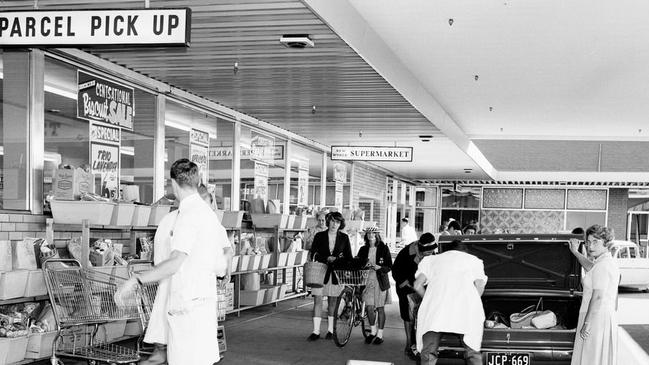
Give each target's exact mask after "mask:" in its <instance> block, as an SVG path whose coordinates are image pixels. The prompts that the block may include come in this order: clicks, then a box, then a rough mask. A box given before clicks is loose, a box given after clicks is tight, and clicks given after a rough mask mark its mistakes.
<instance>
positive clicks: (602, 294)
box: [570, 224, 620, 365]
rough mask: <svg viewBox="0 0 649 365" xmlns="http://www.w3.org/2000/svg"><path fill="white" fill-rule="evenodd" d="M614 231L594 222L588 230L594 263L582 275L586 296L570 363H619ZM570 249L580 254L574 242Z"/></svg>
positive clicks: (582, 364) (617, 279)
mask: <svg viewBox="0 0 649 365" xmlns="http://www.w3.org/2000/svg"><path fill="white" fill-rule="evenodd" d="M612 240H613V234H612V232H611V230H610V229H608V228H606V227H602V226H600V225H597V224H596V225H594V226H592V227H590V228H588V229H587V230H586V249H587V250H588V255H589V256H590V258H591V259H592V260H593V266H592V268H591V269H590V270H588V271H586V274H585V275H584V277H583V278H582V286H583V297H582V301H581V308H580V309H579V320H578V322H577V335H576V336H575V347H574V351H573V354H572V362H571V365H615V364H617V313H616V299H617V286H618V282H619V279H620V272H619V270H618V268H617V265H616V263H615V260H613V257H612V256H611V253H610V252H609V247H610V245H611V241H612ZM570 246H571V247H570V249H571V251H572V252H573V254H575V255H578V253H577V252H576V248H575V247H574V246H575V245H574V244H573V243H572V242H571V245H570Z"/></svg>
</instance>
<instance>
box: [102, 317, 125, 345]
mask: <svg viewBox="0 0 649 365" xmlns="http://www.w3.org/2000/svg"><path fill="white" fill-rule="evenodd" d="M102 329H103V333H102ZM125 331H126V320H125V319H123V320H120V321H112V322H108V323H105V324H103V325H101V326H100V329H99V330H98V331H97V336H99V338H100V339H104V338H105V339H106V342H114V341H115V340H117V339H118V338H120V337H123V336H124V332H125ZM102 335H103V336H102Z"/></svg>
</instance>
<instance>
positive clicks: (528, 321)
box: [509, 297, 543, 329]
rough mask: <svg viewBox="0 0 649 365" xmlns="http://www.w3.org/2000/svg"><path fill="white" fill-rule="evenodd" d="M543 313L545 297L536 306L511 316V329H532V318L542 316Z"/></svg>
mask: <svg viewBox="0 0 649 365" xmlns="http://www.w3.org/2000/svg"><path fill="white" fill-rule="evenodd" d="M541 312H543V297H541V298H540V299H539V301H538V303H536V305H534V304H532V305H530V306H529V307H526V308H525V309H523V310H522V311H520V312H519V313H512V314H511V315H510V316H509V322H510V324H511V328H518V329H520V328H523V327H530V326H531V325H532V318H534V317H535V316H536V315H538V314H540V313H541Z"/></svg>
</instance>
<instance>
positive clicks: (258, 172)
mask: <svg viewBox="0 0 649 365" xmlns="http://www.w3.org/2000/svg"><path fill="white" fill-rule="evenodd" d="M268 172H269V171H268V164H265V163H263V162H255V194H254V195H255V198H261V199H263V200H264V202H267V201H268Z"/></svg>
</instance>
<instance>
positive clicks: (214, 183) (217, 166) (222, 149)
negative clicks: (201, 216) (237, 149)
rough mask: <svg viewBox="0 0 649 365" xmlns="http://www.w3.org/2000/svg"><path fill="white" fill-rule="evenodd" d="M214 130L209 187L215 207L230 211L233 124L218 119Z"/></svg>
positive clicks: (211, 143)
mask: <svg viewBox="0 0 649 365" xmlns="http://www.w3.org/2000/svg"><path fill="white" fill-rule="evenodd" d="M216 130H217V136H216V138H215V139H210V150H209V164H210V171H209V185H210V187H213V189H214V198H215V201H216V205H217V207H218V208H219V209H223V210H231V203H230V202H231V199H232V152H233V148H232V146H233V142H234V123H232V122H229V121H227V120H223V119H220V118H219V119H218V120H217V122H216Z"/></svg>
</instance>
